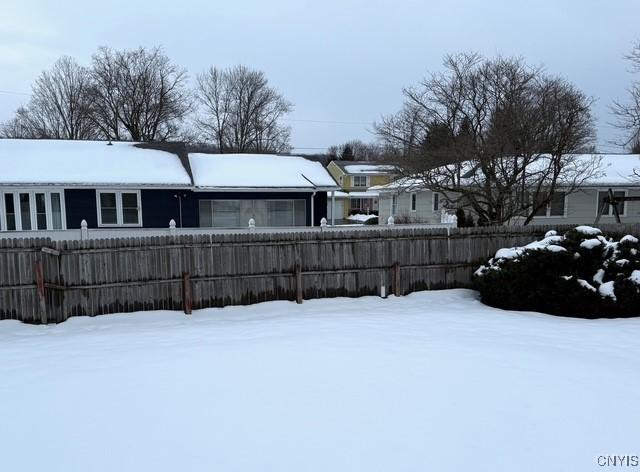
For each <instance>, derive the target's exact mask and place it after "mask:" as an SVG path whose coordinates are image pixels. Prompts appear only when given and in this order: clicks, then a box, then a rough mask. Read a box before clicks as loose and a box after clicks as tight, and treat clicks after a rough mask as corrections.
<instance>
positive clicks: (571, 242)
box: [474, 226, 640, 318]
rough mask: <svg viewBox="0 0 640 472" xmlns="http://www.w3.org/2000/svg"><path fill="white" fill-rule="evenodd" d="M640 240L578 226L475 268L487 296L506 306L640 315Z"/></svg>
mask: <svg viewBox="0 0 640 472" xmlns="http://www.w3.org/2000/svg"><path fill="white" fill-rule="evenodd" d="M639 250H640V242H639V241H638V238H636V237H635V236H631V235H627V236H624V237H623V238H621V239H620V240H615V239H614V238H612V237H607V236H605V235H603V233H602V231H600V230H599V229H598V228H593V227H591V226H578V227H577V228H575V229H573V230H571V231H568V232H567V233H566V234H564V235H558V233H557V232H556V231H549V232H547V234H545V237H544V238H543V239H541V240H539V241H534V242H532V243H529V244H527V245H526V246H522V247H512V248H503V249H500V250H498V251H497V252H496V254H495V256H494V257H493V258H492V259H490V260H489V261H488V263H487V264H485V265H482V266H480V268H479V269H478V270H477V271H476V272H475V274H474V275H475V277H474V280H475V284H476V286H477V288H478V289H479V290H480V293H481V295H482V300H483V301H484V302H485V303H487V304H489V305H491V306H496V307H499V308H505V309H516V310H533V311H542V312H545V313H551V314H556V315H565V316H578V317H586V318H598V317H619V316H638V315H640V251H639Z"/></svg>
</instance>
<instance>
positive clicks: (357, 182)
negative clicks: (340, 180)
mask: <svg viewBox="0 0 640 472" xmlns="http://www.w3.org/2000/svg"><path fill="white" fill-rule="evenodd" d="M368 181H369V178H368V177H367V176H366V175H354V176H352V177H351V182H352V185H353V187H368V186H369V182H368Z"/></svg>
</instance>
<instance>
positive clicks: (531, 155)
mask: <svg viewBox="0 0 640 472" xmlns="http://www.w3.org/2000/svg"><path fill="white" fill-rule="evenodd" d="M444 67H445V70H444V72H441V73H435V74H432V75H431V76H430V77H428V78H426V79H424V80H423V81H422V82H421V83H420V84H419V85H418V86H416V87H412V88H408V89H406V90H404V95H405V104H404V107H403V109H402V110H401V111H400V112H399V113H397V114H396V115H392V116H389V117H385V118H383V119H382V121H381V122H380V123H377V124H376V132H377V134H378V136H379V138H380V139H381V141H382V142H383V143H385V144H387V145H389V146H392V147H394V148H395V149H396V156H397V159H395V160H394V163H395V164H398V165H399V166H400V167H401V168H402V169H403V173H404V174H405V177H406V178H410V179H412V180H411V181H408V182H412V183H413V184H415V185H417V186H422V187H426V188H429V189H432V190H434V191H437V192H441V194H442V195H443V196H444V197H445V198H446V199H447V200H448V203H449V204H450V205H451V206H452V207H453V208H457V207H464V208H471V209H472V210H473V211H474V212H475V213H476V214H477V215H478V217H479V220H480V221H481V222H483V223H484V224H505V223H508V222H510V221H513V220H514V219H520V220H524V223H525V224H526V223H529V222H530V221H531V220H532V218H533V216H534V215H535V214H536V213H537V212H538V211H539V210H541V209H542V208H546V206H547V205H548V204H549V203H550V202H551V201H552V199H553V196H554V193H555V192H556V190H557V189H560V188H561V190H562V191H563V192H567V193H570V192H573V191H575V189H576V188H577V187H578V186H579V185H580V184H581V183H582V182H584V181H585V180H586V179H588V178H590V177H591V176H593V174H594V173H596V172H597V171H598V162H597V159H595V158H590V159H586V160H585V159H578V158H577V156H576V154H575V153H578V152H581V151H583V150H584V149H586V147H587V146H588V145H589V144H590V143H591V142H592V141H593V138H594V128H593V119H592V116H591V112H590V106H591V102H592V100H591V99H589V98H587V97H586V96H585V95H584V94H583V93H582V92H581V91H580V90H578V89H576V88H575V87H574V86H573V85H571V84H569V83H568V82H566V81H564V80H563V79H559V78H555V77H550V76H548V75H547V74H546V73H545V72H544V71H543V70H542V69H541V68H538V67H529V66H527V65H526V64H525V63H524V62H523V61H522V60H521V59H517V58H497V59H491V60H489V59H485V58H483V57H481V56H479V55H477V54H459V55H452V56H446V58H445V61H444Z"/></svg>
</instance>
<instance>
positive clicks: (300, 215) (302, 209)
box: [293, 200, 307, 226]
mask: <svg viewBox="0 0 640 472" xmlns="http://www.w3.org/2000/svg"><path fill="white" fill-rule="evenodd" d="M293 205H294V213H295V215H294V220H295V221H294V224H295V226H306V225H307V202H305V201H304V200H294V202H293Z"/></svg>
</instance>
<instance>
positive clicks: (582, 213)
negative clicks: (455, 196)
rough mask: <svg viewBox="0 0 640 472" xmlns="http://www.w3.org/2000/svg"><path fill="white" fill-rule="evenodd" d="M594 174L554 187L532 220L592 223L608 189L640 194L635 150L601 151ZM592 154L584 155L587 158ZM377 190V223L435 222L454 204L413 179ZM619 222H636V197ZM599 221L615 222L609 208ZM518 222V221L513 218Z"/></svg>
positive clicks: (639, 158) (639, 216)
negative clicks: (576, 184)
mask: <svg viewBox="0 0 640 472" xmlns="http://www.w3.org/2000/svg"><path fill="white" fill-rule="evenodd" d="M596 156H597V157H599V158H600V170H599V172H598V174H597V175H596V176H595V177H593V178H591V179H589V180H588V181H586V182H584V183H583V185H582V186H581V187H580V188H579V189H578V190H577V191H574V192H572V193H567V192H563V191H562V188H558V189H557V190H556V194H555V196H554V199H553V201H552V202H551V204H550V205H548V206H547V208H546V209H544V210H542V211H540V212H539V214H538V215H536V216H535V217H534V220H533V224H556V223H558V224H586V223H593V222H594V221H595V219H596V217H597V215H598V213H599V212H600V211H601V210H602V208H603V200H604V199H605V198H606V197H607V196H608V190H609V189H612V190H613V193H614V196H615V197H622V196H628V197H640V177H638V176H636V175H635V174H634V171H635V170H637V169H640V155H639V154H618V155H614V154H603V155H596ZM591 157H592V155H585V158H591ZM372 190H376V191H378V192H379V194H380V197H379V215H380V224H386V223H387V220H388V218H389V216H391V215H393V216H394V218H395V220H396V221H398V220H400V222H405V221H408V222H418V223H430V224H438V223H442V222H444V220H446V219H447V215H448V214H452V213H454V212H455V208H447V201H446V198H443V195H440V194H438V193H437V192H432V191H431V190H428V189H426V188H424V186H423V185H421V183H420V182H419V181H417V180H413V179H406V178H405V179H400V180H396V181H394V182H391V183H390V184H388V185H381V186H377V187H374V188H373V189H372ZM619 212H620V219H621V222H622V223H640V201H627V202H624V203H622V204H620V206H619ZM600 221H601V222H603V223H615V217H614V215H613V210H612V208H610V207H609V208H607V209H606V210H605V213H604V214H603V215H602V216H601V218H600ZM513 223H514V224H519V223H520V221H514V222H513Z"/></svg>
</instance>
